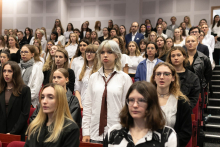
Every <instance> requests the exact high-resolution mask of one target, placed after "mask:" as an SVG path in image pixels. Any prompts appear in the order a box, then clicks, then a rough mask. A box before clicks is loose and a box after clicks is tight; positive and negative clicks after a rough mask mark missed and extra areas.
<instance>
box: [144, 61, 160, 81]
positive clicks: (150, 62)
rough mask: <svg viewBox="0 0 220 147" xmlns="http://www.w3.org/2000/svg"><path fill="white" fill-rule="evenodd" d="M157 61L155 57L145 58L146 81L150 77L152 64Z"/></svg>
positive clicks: (152, 68)
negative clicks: (151, 59) (151, 58)
mask: <svg viewBox="0 0 220 147" xmlns="http://www.w3.org/2000/svg"><path fill="white" fill-rule="evenodd" d="M156 63H157V58H155V59H154V60H153V61H150V60H149V59H147V60H146V65H147V72H146V74H147V75H146V81H147V82H150V78H151V76H152V74H153V70H154V66H155V65H156Z"/></svg>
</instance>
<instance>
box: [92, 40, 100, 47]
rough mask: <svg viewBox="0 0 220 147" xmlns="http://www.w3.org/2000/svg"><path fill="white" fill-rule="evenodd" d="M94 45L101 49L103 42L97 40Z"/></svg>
mask: <svg viewBox="0 0 220 147" xmlns="http://www.w3.org/2000/svg"><path fill="white" fill-rule="evenodd" d="M93 44H94V45H96V46H97V47H99V45H100V44H101V41H100V40H95V41H94V42H93Z"/></svg>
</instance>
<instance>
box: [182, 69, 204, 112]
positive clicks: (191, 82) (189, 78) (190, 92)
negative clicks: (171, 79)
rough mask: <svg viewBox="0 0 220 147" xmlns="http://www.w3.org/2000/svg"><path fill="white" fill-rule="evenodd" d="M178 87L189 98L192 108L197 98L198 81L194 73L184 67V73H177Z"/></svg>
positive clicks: (198, 90) (198, 91)
mask: <svg viewBox="0 0 220 147" xmlns="http://www.w3.org/2000/svg"><path fill="white" fill-rule="evenodd" d="M178 75H179V80H180V88H181V91H182V93H183V94H184V95H186V96H187V97H188V98H189V100H190V108H191V109H193V108H194V107H195V106H196V103H197V101H198V99H199V93H200V82H199V78H198V77H197V75H196V74H194V73H193V72H191V71H190V70H188V69H186V71H185V72H184V73H178Z"/></svg>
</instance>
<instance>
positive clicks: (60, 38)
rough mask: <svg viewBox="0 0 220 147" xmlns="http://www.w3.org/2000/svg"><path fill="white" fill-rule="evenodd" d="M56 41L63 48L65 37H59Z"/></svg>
mask: <svg viewBox="0 0 220 147" xmlns="http://www.w3.org/2000/svg"><path fill="white" fill-rule="evenodd" d="M58 41H60V43H61V44H62V46H65V43H66V41H65V37H64V36H63V35H60V36H59V37H58Z"/></svg>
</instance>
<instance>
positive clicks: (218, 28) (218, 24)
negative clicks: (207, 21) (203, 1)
mask: <svg viewBox="0 0 220 147" xmlns="http://www.w3.org/2000/svg"><path fill="white" fill-rule="evenodd" d="M212 32H213V33H214V34H217V36H218V37H220V19H219V15H215V16H214V19H213V22H212Z"/></svg>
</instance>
